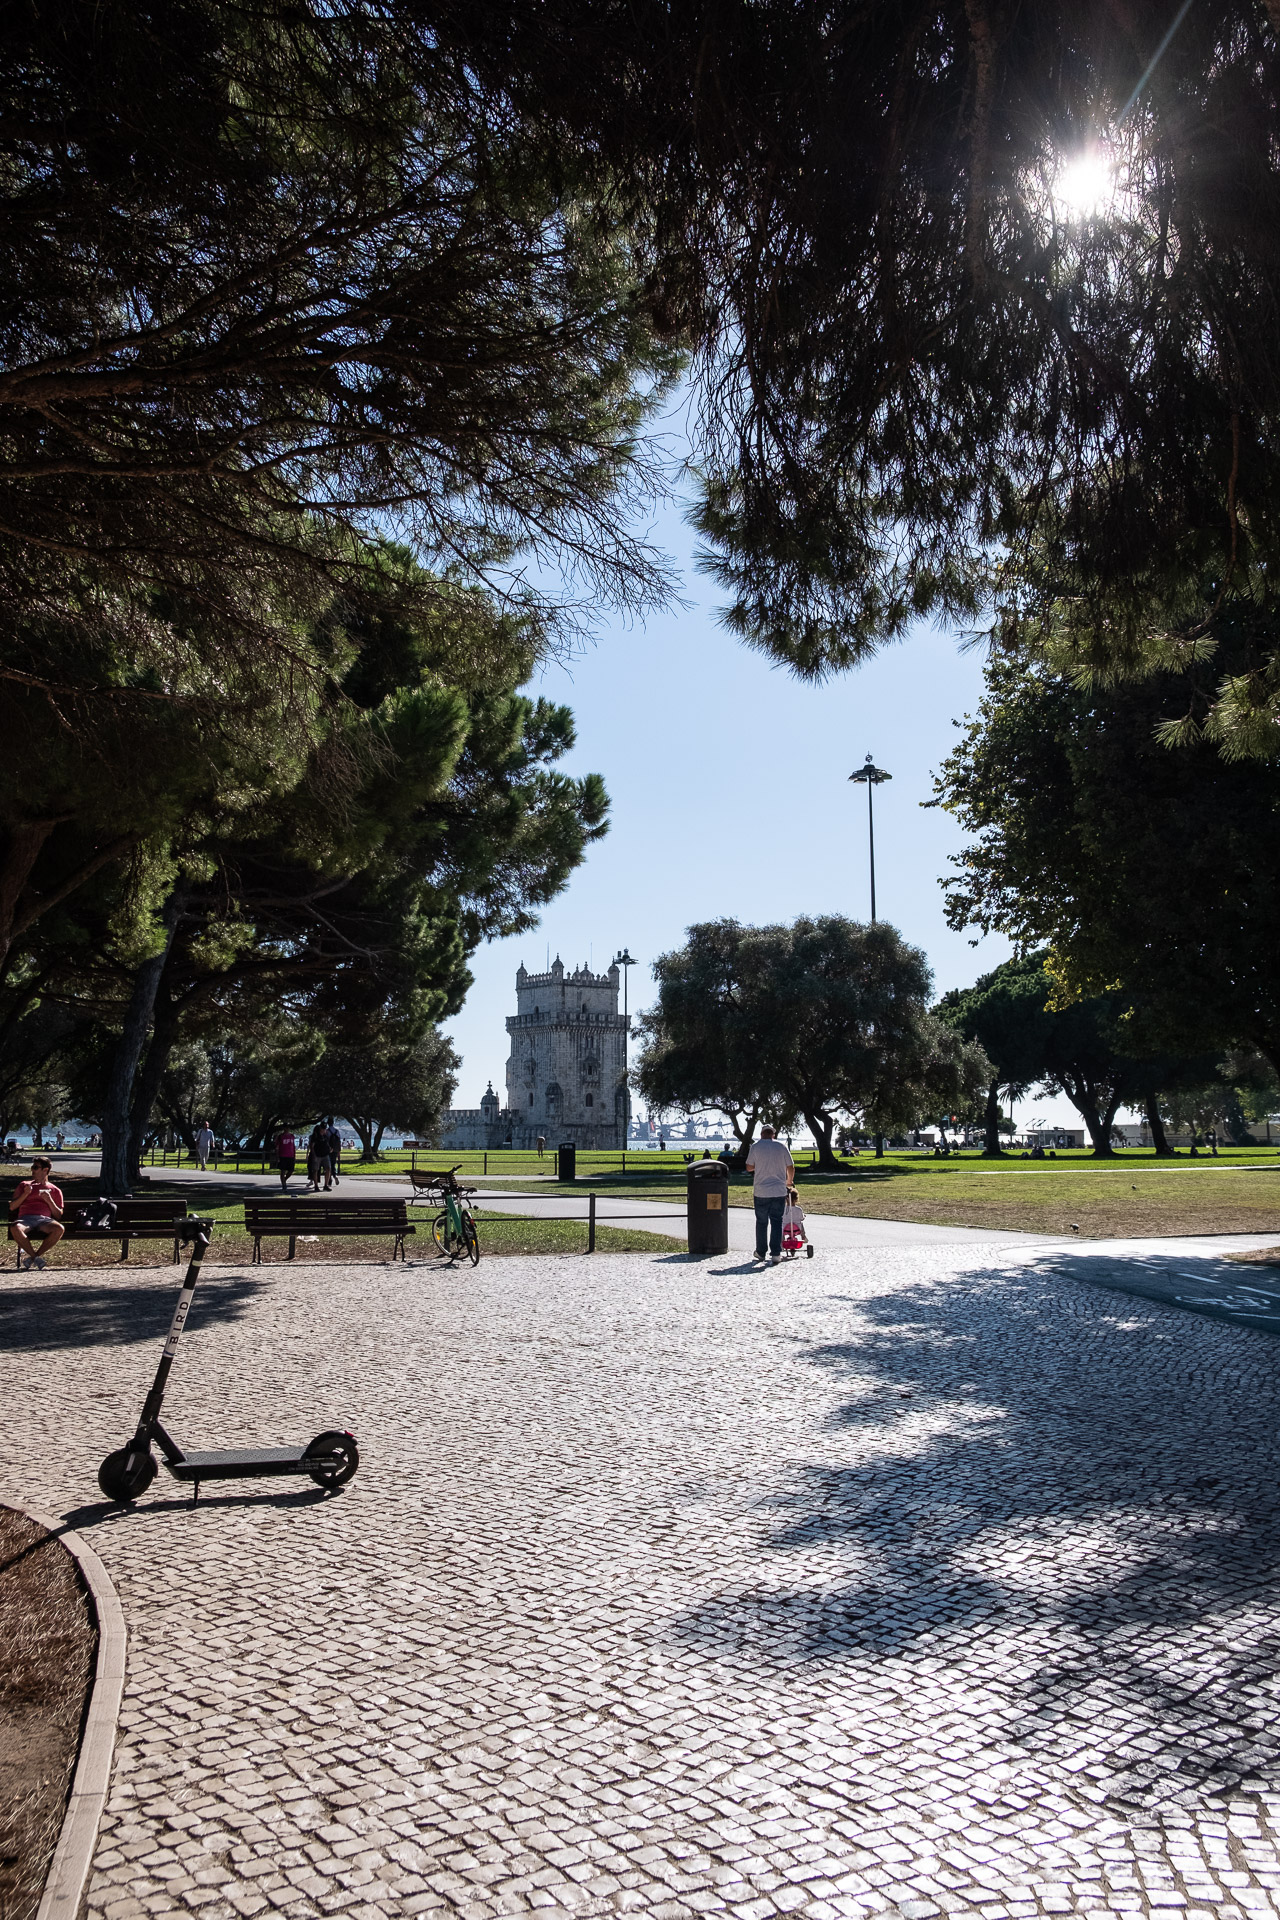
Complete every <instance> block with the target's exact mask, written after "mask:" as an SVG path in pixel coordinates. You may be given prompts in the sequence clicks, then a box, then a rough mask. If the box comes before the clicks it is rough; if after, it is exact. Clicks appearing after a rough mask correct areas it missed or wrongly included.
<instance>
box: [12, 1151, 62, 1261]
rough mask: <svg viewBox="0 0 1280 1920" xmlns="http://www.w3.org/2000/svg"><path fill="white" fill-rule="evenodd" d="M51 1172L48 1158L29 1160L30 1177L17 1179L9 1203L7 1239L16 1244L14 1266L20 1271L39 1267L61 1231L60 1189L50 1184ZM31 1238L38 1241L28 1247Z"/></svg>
mask: <svg viewBox="0 0 1280 1920" xmlns="http://www.w3.org/2000/svg"><path fill="white" fill-rule="evenodd" d="M52 1172H53V1162H52V1160H43V1159H40V1158H36V1159H35V1160H33V1161H32V1162H31V1177H30V1179H28V1180H20V1181H19V1182H18V1191H17V1192H16V1193H15V1194H14V1196H13V1199H12V1200H11V1201H10V1202H9V1238H10V1239H11V1240H16V1241H17V1243H18V1265H19V1266H20V1267H22V1268H23V1269H24V1271H25V1270H29V1269H30V1268H31V1267H43V1266H44V1256H45V1254H46V1253H50V1252H52V1250H53V1249H54V1247H56V1246H57V1244H58V1242H59V1240H61V1238H62V1235H63V1232H64V1228H63V1226H62V1224H61V1222H62V1188H61V1187H55V1186H54V1184H53V1182H52V1180H51V1179H50V1177H49V1176H50V1175H51V1174H52ZM33 1240H36V1241H38V1242H39V1244H38V1245H37V1246H32V1244H31V1243H32V1241H33Z"/></svg>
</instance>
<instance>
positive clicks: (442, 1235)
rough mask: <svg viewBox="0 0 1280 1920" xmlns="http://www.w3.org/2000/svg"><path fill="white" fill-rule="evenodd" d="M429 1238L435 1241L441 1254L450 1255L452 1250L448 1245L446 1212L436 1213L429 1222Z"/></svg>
mask: <svg viewBox="0 0 1280 1920" xmlns="http://www.w3.org/2000/svg"><path fill="white" fill-rule="evenodd" d="M431 1238H432V1239H433V1240H434V1241H435V1243H436V1245H437V1246H438V1247H439V1249H440V1251H441V1253H443V1254H446V1255H451V1254H452V1252H453V1248H452V1246H451V1245H450V1244H449V1215H448V1213H447V1212H445V1213H438V1214H437V1215H436V1217H435V1219H434V1220H433V1221H432V1222H431Z"/></svg>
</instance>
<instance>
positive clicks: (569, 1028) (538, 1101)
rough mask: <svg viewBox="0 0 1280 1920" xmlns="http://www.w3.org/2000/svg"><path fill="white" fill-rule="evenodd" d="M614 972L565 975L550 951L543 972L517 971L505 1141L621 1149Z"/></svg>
mask: <svg viewBox="0 0 1280 1920" xmlns="http://www.w3.org/2000/svg"><path fill="white" fill-rule="evenodd" d="M619 978H620V975H619V972H618V969H617V967H616V966H612V967H610V968H609V971H608V973H592V972H591V970H590V969H589V968H588V967H579V968H577V970H576V971H575V972H573V973H566V972H565V970H564V967H563V965H562V964H561V961H560V956H559V954H557V955H556V959H555V964H554V965H553V966H552V968H551V970H550V972H549V973H529V972H527V971H526V970H525V968H524V967H523V966H522V967H521V968H520V970H519V972H518V973H517V974H516V1011H515V1013H514V1014H512V1015H510V1016H509V1017H508V1020H507V1032H508V1033H509V1034H510V1035H511V1058H510V1059H509V1060H508V1061H507V1114H508V1116H509V1120H510V1125H511V1131H512V1144H513V1145H514V1146H530V1145H532V1144H533V1142H534V1140H535V1139H536V1138H537V1136H538V1135H539V1134H543V1135H544V1136H545V1137H546V1141H547V1144H548V1146H556V1145H558V1144H559V1142H560V1141H561V1140H573V1141H576V1142H577V1144H578V1145H579V1146H580V1147H625V1146H626V1144H627V1121H628V1120H629V1118H630V1115H631V1103H630V1100H629V1098H628V1095H627V1028H628V1027H629V1026H630V1024H631V1023H630V1019H629V1018H628V1016H627V1015H625V1014H621V1013H619V1012H618V983H619Z"/></svg>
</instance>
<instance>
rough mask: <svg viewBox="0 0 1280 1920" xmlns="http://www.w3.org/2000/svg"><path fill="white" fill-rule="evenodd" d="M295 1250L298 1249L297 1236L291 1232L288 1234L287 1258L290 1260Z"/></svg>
mask: <svg viewBox="0 0 1280 1920" xmlns="http://www.w3.org/2000/svg"><path fill="white" fill-rule="evenodd" d="M297 1251H298V1236H297V1235H296V1234H294V1233H291V1234H290V1235H289V1258H290V1259H291V1260H292V1258H293V1256H294V1254H295V1253H296V1252H297Z"/></svg>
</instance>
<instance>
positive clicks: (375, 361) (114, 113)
mask: <svg viewBox="0 0 1280 1920" xmlns="http://www.w3.org/2000/svg"><path fill="white" fill-rule="evenodd" d="M2 44H3V52H4V59H3V61H0V153H3V156H4V176H5V189H4V195H3V200H2V201H0V232H2V233H3V238H4V247H5V261H6V274H5V294H4V299H3V303H2V304H0V358H2V360H3V368H4V370H3V373H2V374H0V431H2V432H3V435H4V443H5V461H4V468H3V472H2V473H0V527H2V528H3V539H2V540H0V606H5V607H7V608H10V609H13V608H16V609H18V610H19V611H20V612H21V613H22V614H23V615H24V616H27V615H29V614H31V613H32V612H33V611H40V612H43V613H45V614H46V615H52V616H54V617H57V618H60V619H64V618H71V617H72V616H74V618H75V619H76V621H77V622H78V623H79V624H80V625H81V626H82V627H83V628H86V629H88V630H90V631H91V632H97V633H100V632H102V631H110V632H113V633H114V634H116V635H118V636H120V637H121V638H122V639H123V640H124V641H125V642H126V643H127V644H128V645H130V646H131V647H132V648H133V650H134V651H137V650H138V649H139V648H141V647H144V646H146V645H148V644H149V645H150V646H151V648H152V649H153V650H154V651H156V652H157V653H158V654H159V655H160V656H161V657H167V655H168V654H169V652H170V651H171V650H172V646H173V644H174V643H173V637H172V636H171V634H170V633H169V631H168V609H167V608H166V605H165V602H166V601H173V602H177V603H193V604H194V605H195V606H197V607H198V608H199V609H200V610H201V612H202V614H203V616H204V618H203V622H202V628H203V631H205V632H206V633H208V634H210V635H216V643H217V645H218V646H219V647H220V649H221V650H222V651H223V653H225V652H226V650H227V649H228V648H229V647H232V646H234V645H235V644H236V643H237V641H238V640H240V641H244V642H256V643H257V645H258V646H259V647H261V645H262V644H263V643H264V642H267V643H269V644H270V648H271V651H272V652H273V653H274V654H275V655H277V656H279V655H283V656H285V657H286V658H288V659H291V661H292V665H293V667H294V669H295V670H298V669H299V668H305V666H306V661H305V659H304V658H303V657H302V656H301V655H300V654H299V652H298V650H297V649H296V648H293V647H291V646H290V638H291V620H292V617H293V614H294V611H295V610H297V609H303V610H306V611H311V612H314V611H315V610H316V609H317V607H318V606H320V605H321V604H323V602H324V600H325V599H327V598H328V596H329V594H330V593H331V592H332V591H333V590H334V589H335V588H336V589H339V590H341V591H342V592H344V593H345V594H347V595H348V596H349V595H351V594H353V593H358V592H359V591H360V589H361V586H362V570H361V566H360V557H359V556H360V548H361V546H362V544H363V541H364V539H365V538H366V537H367V536H368V535H369V534H370V532H375V531H376V532H383V533H385V532H386V531H388V530H398V531H400V532H401V533H402V534H403V535H404V536H405V537H406V538H408V539H409V540H410V541H411V543H412V544H413V545H414V547H415V549H416V551H417V554H418V557H419V558H420V559H421V560H422V561H423V562H425V563H426V564H427V565H428V566H430V567H433V568H440V567H449V566H456V567H460V568H461V569H463V570H464V571H465V572H470V573H474V572H475V571H476V570H477V569H478V570H481V571H484V570H486V569H490V568H498V569H505V570H507V571H506V574H505V577H506V579H507V581H508V584H509V586H510V588H511V590H512V591H513V592H523V594H524V597H525V598H526V599H528V598H530V597H532V598H533V599H534V600H536V599H538V597H539V596H538V595H536V594H532V591H531V589H530V587H529V582H530V580H531V579H532V575H530V574H528V573H526V574H525V575H524V576H523V580H524V587H523V589H520V588H517V586H516V583H515V581H514V579H513V577H512V575H511V574H510V571H509V563H510V562H511V561H512V559H513V556H514V554H515V552H516V550H517V549H521V548H524V549H529V548H532V549H533V550H535V551H537V552H539V553H540V554H541V555H542V556H543V557H544V558H548V559H550V558H554V559H555V560H556V561H557V563H558V564H559V565H561V566H563V567H565V568H567V570H568V572H569V573H570V574H574V573H577V574H579V575H580V576H584V577H585V579H586V581H587V583H588V584H589V587H590V590H591V592H592V594H593V596H594V597H596V598H599V597H602V596H603V597H606V598H609V597H612V598H615V599H620V600H621V601H623V602H625V603H626V604H629V605H636V604H643V603H644V602H645V601H646V600H647V599H648V598H650V597H651V596H652V594H653V592H654V590H655V588H656V586H657V575H656V572H655V569H654V567H653V565H652V561H651V556H649V555H648V554H647V552H646V550H645V548H644V546H643V543H641V542H637V541H636V540H635V538H634V535H632V536H631V537H629V538H626V539H624V538H623V537H622V523H623V522H624V521H625V520H626V518H627V517H628V507H629V504H634V503H635V501H636V499H637V498H643V497H644V496H645V494H646V491H647V488H648V485H649V476H648V475H647V473H646V467H645V460H644V456H643V454H642V451H641V448H640V445H639V433H640V428H641V426H642V423H643V420H644V417H645V415H646V413H647V412H648V411H649V410H650V409H651V408H652V406H653V405H654V404H655V403H656V401H657V400H658V399H659V398H660V396H661V393H662V390H663V386H664V383H665V382H666V380H667V379H668V378H669V376H670V375H671V373H672V372H673V371H674V368H675V365H676V362H675V359H674V356H673V354H672V351H671V349H670V348H669V347H667V346H666V345H664V344H663V343H662V342H660V341H659V340H658V339H657V338H656V336H655V334H654V332H653V330H652V329H651V328H650V327H649V326H648V325H647V321H646V314H645V310H644V307H643V303H642V302H640V301H639V300H638V299H637V298H636V246H637V244H638V242H637V239H636V237H635V236H634V235H633V233H632V230H631V228H630V227H629V226H627V225H626V224H624V223H623V222H622V220H621V219H620V217H619V210H618V208H617V205H616V203H612V204H611V199H610V195H609V194H608V193H607V192H606V191H604V190H601V189H599V188H597V189H596V190H593V189H592V186H591V183H590V181H589V180H588V179H587V178H586V177H585V174H584V172H583V170H582V169H581V168H576V167H575V166H574V164H573V158H572V154H571V153H570V152H569V151H568V149H563V150H561V151H560V152H558V153H557V154H556V155H554V156H552V155H550V154H548V153H547V152H546V151H545V150H544V149H543V148H542V146H541V145H540V143H539V141H538V140H537V139H536V137H535V134H534V132H533V130H532V129H531V127H530V125H529V124H528V123H527V122H524V121H522V119H521V117H520V116H519V115H517V114H516V113H514V112H512V111H511V110H510V108H509V106H508V105H506V104H505V103H503V102H502V101H501V100H499V99H496V98H494V97H493V96H492V95H491V94H489V93H487V92H486V91H485V90H484V89H483V88H481V87H480V86H479V84H478V83H477V80H476V77H475V75H474V73H473V72H472V71H470V70H469V68H468V66H467V63H466V61H465V59H463V58H461V57H460V56H459V55H458V54H457V53H455V52H451V51H448V50H446V49H445V48H444V46H443V45H442V44H441V42H440V39H439V36H438V35H437V34H436V33H434V32H433V31H432V28H431V24H430V19H429V14H428V12H427V10H425V9H421V8H418V7H416V6H414V5H412V4H405V3H404V0H392V4H390V5H388V6H375V5H368V4H361V3H360V0H344V3H342V4H338V5H335V6H312V5H306V4H304V5H298V4H295V3H294V0H287V3H286V0H267V4H264V5H261V6H258V5H255V6H253V7H248V8H246V7H242V6H239V5H236V4H232V3H231V0H174V4H169V0H165V3H164V4H161V5H155V4H150V5H149V4H146V0H142V4H138V5H135V4H133V0H128V4H126V3H125V0H106V3H105V4H90V0H54V4H52V5H40V6H34V5H19V6H17V7H14V8H11V9H9V10H8V11H7V13H6V16H5V26H4V32H3V42H2ZM432 584H433V583H432V579H431V576H430V575H429V574H422V575H419V576H418V577H417V580H416V582H410V581H407V580H406V581H405V582H404V583H403V585H404V587H405V590H406V592H408V591H409V589H410V587H411V586H416V587H417V588H418V589H419V590H421V591H428V590H429V589H430V587H431V585H432Z"/></svg>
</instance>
